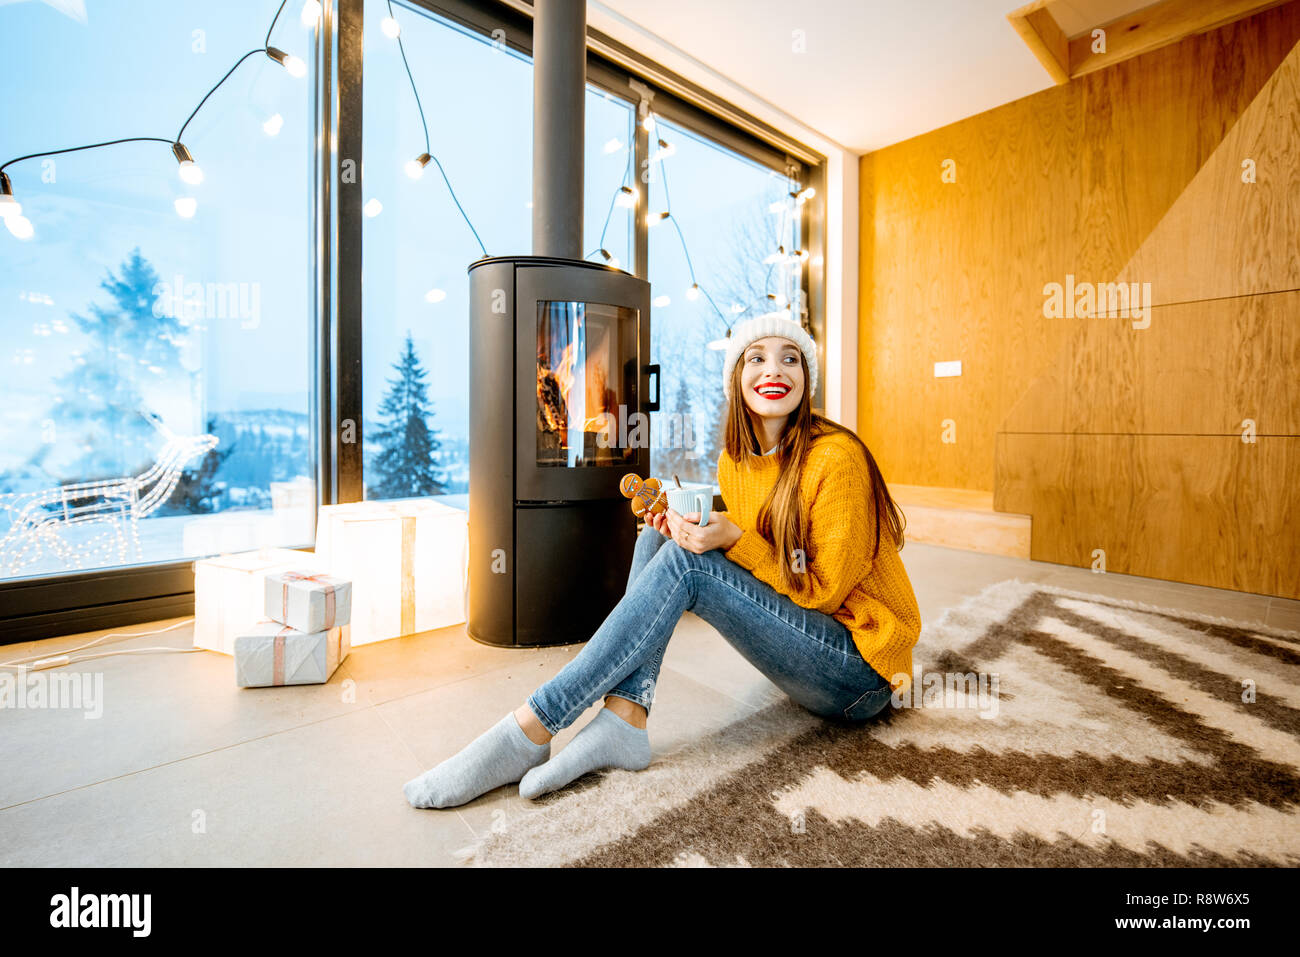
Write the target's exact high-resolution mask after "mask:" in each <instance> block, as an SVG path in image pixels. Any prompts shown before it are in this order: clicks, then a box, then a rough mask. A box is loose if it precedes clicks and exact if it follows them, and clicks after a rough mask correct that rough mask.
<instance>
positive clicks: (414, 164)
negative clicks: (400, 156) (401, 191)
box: [406, 153, 433, 179]
mask: <svg viewBox="0 0 1300 957" xmlns="http://www.w3.org/2000/svg"><path fill="white" fill-rule="evenodd" d="M431 159H433V157H432V156H430V155H429V154H428V153H421V154H420V155H419V156H417V157H416V158H415V159H413V160H410V161H409V162H408V163H407V164H406V175H407V176H409V177H411V179H419V178H420V177H421V176H423V175H424V168H425V167H426V166H428V165H429V160H431Z"/></svg>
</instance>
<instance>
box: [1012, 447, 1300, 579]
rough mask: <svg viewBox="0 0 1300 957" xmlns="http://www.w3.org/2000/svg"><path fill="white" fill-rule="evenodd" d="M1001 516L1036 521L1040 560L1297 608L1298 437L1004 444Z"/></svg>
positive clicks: (1033, 543)
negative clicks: (1096, 564)
mask: <svg viewBox="0 0 1300 957" xmlns="http://www.w3.org/2000/svg"><path fill="white" fill-rule="evenodd" d="M997 455H998V462H999V473H1000V475H1001V478H1002V480H1001V481H1000V482H999V486H998V489H997V490H996V491H995V492H994V507H995V508H998V509H1000V510H1006V511H1012V512H1024V513H1027V514H1032V515H1033V526H1032V529H1031V537H1030V555H1031V557H1033V558H1035V559H1037V560H1039V561H1045V562H1059V563H1061V564H1065V565H1078V566H1081V567H1084V568H1088V567H1091V566H1092V564H1093V549H1098V548H1100V549H1103V550H1104V551H1105V553H1106V556H1105V557H1106V570H1107V571H1108V572H1122V573H1124V574H1128V575H1142V576H1145V577H1148V578H1163V579H1169V580H1173V581H1184V582H1191V583H1192V584H1197V585H1209V586H1212V587H1215V588H1230V589H1235V590H1238V591H1251V592H1258V593H1261V594H1267V595H1279V596H1281V597H1284V598H1300V547H1297V545H1298V544H1300V542H1298V539H1297V536H1298V535H1300V532H1297V529H1300V497H1298V496H1297V495H1296V490H1295V484H1296V476H1298V475H1300V437H1297V436H1264V437H1261V438H1259V439H1258V440H1257V441H1256V442H1255V443H1253V444H1247V443H1244V442H1242V441H1241V439H1240V438H1239V437H1233V436H1197V435H1016V434H1002V435H999V436H998V441H997Z"/></svg>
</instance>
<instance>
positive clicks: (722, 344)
mask: <svg viewBox="0 0 1300 957" xmlns="http://www.w3.org/2000/svg"><path fill="white" fill-rule="evenodd" d="M709 348H710V349H718V350H722V349H725V348H727V340H726V339H714V340H713V341H712V342H710V343H709Z"/></svg>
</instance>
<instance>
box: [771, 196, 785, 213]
mask: <svg viewBox="0 0 1300 957" xmlns="http://www.w3.org/2000/svg"><path fill="white" fill-rule="evenodd" d="M787 208H788V204H787V203H786V201H785V200H783V199H778V200H777V201H776V202H775V203H773V204H772V205H771V206H769V207H767V211H768V212H769V213H784V212H785V211H786V209H787Z"/></svg>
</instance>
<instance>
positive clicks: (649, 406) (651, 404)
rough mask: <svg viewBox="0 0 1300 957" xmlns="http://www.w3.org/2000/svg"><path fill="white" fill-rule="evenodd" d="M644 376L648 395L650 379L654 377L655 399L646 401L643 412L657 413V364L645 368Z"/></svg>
mask: <svg viewBox="0 0 1300 957" xmlns="http://www.w3.org/2000/svg"><path fill="white" fill-rule="evenodd" d="M645 375H646V393H647V394H649V392H650V377H651V376H654V379H655V397H654V398H653V399H647V400H646V404H645V410H646V411H647V412H658V411H659V363H657V362H654V363H651V364H650V365H648V366H646V367H645Z"/></svg>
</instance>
